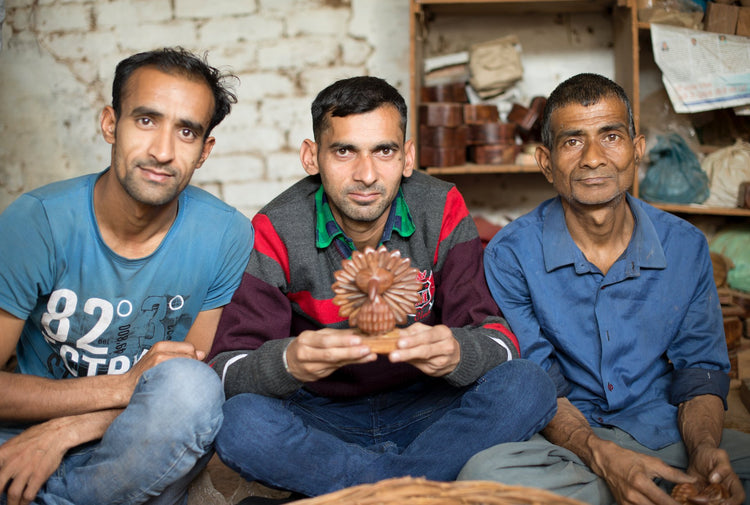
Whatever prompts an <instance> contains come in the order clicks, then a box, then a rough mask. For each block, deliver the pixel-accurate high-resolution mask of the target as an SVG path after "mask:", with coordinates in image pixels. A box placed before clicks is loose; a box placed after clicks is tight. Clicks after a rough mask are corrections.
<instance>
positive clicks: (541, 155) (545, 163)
mask: <svg viewBox="0 0 750 505" xmlns="http://www.w3.org/2000/svg"><path fill="white" fill-rule="evenodd" d="M550 156H551V153H550V151H549V149H547V148H546V147H545V146H543V145H540V146H537V148H536V151H534V159H535V160H536V164H537V166H538V167H539V169H540V170H541V171H542V173H543V174H544V177H546V178H547V181H549V182H550V183H551V182H552V165H551V163H550Z"/></svg>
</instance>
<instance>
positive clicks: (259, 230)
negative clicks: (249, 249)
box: [253, 214, 290, 283]
mask: <svg viewBox="0 0 750 505" xmlns="http://www.w3.org/2000/svg"><path fill="white" fill-rule="evenodd" d="M253 228H254V229H255V244H254V245H253V249H255V250H256V251H258V252H259V253H261V254H264V255H266V256H268V257H269V258H271V259H272V260H274V261H275V262H276V263H278V264H279V266H281V268H282V270H284V276H285V277H286V282H287V283H288V282H290V276H289V253H288V252H287V250H286V246H285V245H284V242H283V241H282V240H281V238H280V237H279V234H278V233H276V229H275V228H274V227H273V224H272V223H271V220H270V219H268V216H266V215H264V214H256V215H255V217H254V218H253Z"/></svg>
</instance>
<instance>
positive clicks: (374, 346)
mask: <svg viewBox="0 0 750 505" xmlns="http://www.w3.org/2000/svg"><path fill="white" fill-rule="evenodd" d="M360 333H361V332H360ZM398 335H399V333H398V330H391V331H389V332H388V333H383V334H381V335H365V334H364V333H362V343H363V344H364V345H366V346H368V347H369V348H370V350H371V351H372V352H374V353H375V354H389V353H390V352H391V351H395V350H396V349H398Z"/></svg>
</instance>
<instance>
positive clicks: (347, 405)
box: [211, 77, 555, 495]
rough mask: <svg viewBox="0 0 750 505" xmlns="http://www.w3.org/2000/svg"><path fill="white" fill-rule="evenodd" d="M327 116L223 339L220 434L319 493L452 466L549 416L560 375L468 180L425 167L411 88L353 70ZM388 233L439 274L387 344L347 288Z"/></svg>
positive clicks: (251, 461)
mask: <svg viewBox="0 0 750 505" xmlns="http://www.w3.org/2000/svg"><path fill="white" fill-rule="evenodd" d="M312 115H313V133H314V137H315V141H314V142H313V141H312V140H309V139H308V140H305V141H304V142H303V144H302V147H301V150H300V158H301V161H302V165H303V167H304V169H305V171H306V172H307V173H308V174H309V176H308V177H307V178H305V179H303V180H301V181H300V182H298V183H297V184H295V185H293V186H292V187H291V188H289V189H288V190H286V191H285V192H284V193H282V194H281V195H280V196H278V197H277V198H276V199H274V200H273V201H272V202H271V203H269V204H268V205H267V206H266V207H265V208H264V209H263V210H261V211H260V213H259V214H258V215H256V216H255V218H254V220H253V225H254V227H255V233H256V239H255V250H254V252H253V253H252V256H251V259H250V262H249V264H248V267H247V269H246V271H245V274H244V277H243V280H242V283H241V285H240V287H239V288H238V290H237V291H236V293H235V295H234V298H233V300H232V302H231V303H230V304H229V305H228V306H227V307H226V308H225V310H224V313H223V317H222V320H221V322H220V324H219V329H218V331H217V337H216V340H215V343H214V347H213V349H212V352H211V357H212V361H211V363H212V366H213V367H214V369H215V370H216V371H217V373H219V375H220V376H221V377H222V380H223V382H224V387H225V392H226V395H227V398H228V401H227V403H226V404H225V408H224V425H223V428H222V430H221V431H220V434H219V436H218V439H217V442H216V447H217V451H218V453H219V456H220V457H221V458H222V460H223V461H224V462H225V463H226V464H227V465H229V466H230V467H231V468H233V469H235V470H237V471H238V472H239V473H240V474H241V475H242V476H243V477H245V478H246V479H248V480H258V481H262V482H264V483H266V484H268V485H271V486H274V487H280V488H283V489H289V490H293V491H295V492H297V493H300V494H303V495H319V494H323V493H327V492H331V491H334V490H336V489H341V488H344V487H348V486H351V485H356V484H360V483H364V482H375V481H377V480H381V479H385V478H390V477H397V476H406V475H412V476H426V477H427V478H429V479H435V480H452V479H454V478H455V477H456V475H457V474H458V471H459V470H460V468H461V466H462V465H463V464H464V463H465V462H466V461H467V460H468V459H469V457H471V456H472V455H473V454H474V453H476V452H478V451H480V450H482V449H484V448H486V447H490V446H492V445H493V444H497V443H498V442H500V441H510V440H525V439H527V438H529V437H530V436H531V435H533V434H534V433H535V432H537V431H539V430H540V429H541V428H543V427H544V426H545V424H546V423H547V421H548V420H549V419H550V418H551V416H552V415H554V413H555V405H554V404H555V398H554V396H555V394H554V387H553V385H552V383H551V381H550V380H549V378H548V377H547V376H546V374H544V373H543V372H541V369H540V368H539V367H537V366H536V365H533V364H531V363H530V362H527V361H525V360H520V359H518V358H519V347H518V342H517V341H516V338H515V336H514V335H513V334H512V333H511V332H510V331H509V330H508V328H507V326H506V323H505V320H504V319H503V318H502V317H501V314H500V312H499V310H498V308H497V306H496V305H495V303H494V301H493V300H492V297H491V296H490V293H489V291H488V288H487V285H486V282H485V279H484V275H483V269H482V246H481V242H480V239H479V237H478V235H477V231H476V227H475V226H474V223H473V221H472V219H471V216H470V215H469V212H468V210H467V208H466V204H465V203H464V200H463V197H462V196H461V194H460V193H459V192H458V190H457V189H456V188H455V187H454V186H453V185H452V184H448V183H446V182H443V181H439V180H437V179H434V178H432V177H430V176H428V175H425V174H424V173H421V172H419V171H418V170H417V171H415V170H414V165H415V146H414V143H413V141H412V140H408V141H407V140H406V139H405V132H406V104H405V103H404V99H403V97H401V95H400V94H399V93H398V91H396V89H395V88H393V87H392V86H390V85H389V84H387V83H386V82H385V81H383V80H382V79H378V78H374V77H354V78H351V79H345V80H342V81H338V82H336V83H334V84H332V85H330V86H329V87H327V88H326V89H324V90H323V91H321V92H320V93H319V94H318V96H317V98H316V99H315V101H314V102H313V105H312ZM379 245H384V246H385V247H386V248H387V249H388V250H398V251H400V253H401V256H402V257H407V258H410V260H411V264H412V266H413V267H416V268H417V269H418V271H419V274H418V277H419V279H420V281H421V282H422V284H423V289H422V290H421V292H420V299H419V301H418V302H417V305H416V308H415V311H414V313H413V314H411V315H409V319H408V321H407V323H406V325H404V326H403V327H402V328H401V329H400V335H399V341H398V348H397V349H396V350H395V351H392V352H391V353H389V354H387V355H378V354H375V353H373V352H372V351H371V349H370V348H369V347H368V345H367V343H366V342H365V341H363V339H362V338H361V337H360V336H359V335H358V334H357V333H356V332H355V331H354V330H352V329H350V328H349V325H348V322H347V319H346V318H344V317H340V316H339V315H338V307H337V306H336V305H334V304H333V303H332V298H333V296H334V293H333V291H332V289H331V284H332V283H333V281H334V277H333V272H334V271H336V270H338V269H340V268H341V261H342V260H343V259H346V258H348V257H350V256H351V254H352V252H353V251H355V250H363V249H364V248H365V247H366V246H371V247H373V248H377V247H378V246H379Z"/></svg>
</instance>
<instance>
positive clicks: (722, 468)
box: [597, 444, 745, 505]
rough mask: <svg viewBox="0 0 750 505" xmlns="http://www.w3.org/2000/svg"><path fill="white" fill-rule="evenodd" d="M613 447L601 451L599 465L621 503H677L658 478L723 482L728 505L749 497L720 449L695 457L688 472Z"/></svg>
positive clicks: (675, 481)
mask: <svg viewBox="0 0 750 505" xmlns="http://www.w3.org/2000/svg"><path fill="white" fill-rule="evenodd" d="M613 446H614V444H612V445H611V446H609V448H608V450H606V451H604V452H602V453H600V457H599V458H597V459H598V461H597V466H599V468H600V471H601V472H602V474H603V475H602V476H603V477H604V479H605V480H606V481H607V485H608V486H609V489H610V491H612V494H613V495H614V497H615V500H616V502H617V503H619V504H623V505H626V504H660V505H661V504H663V505H675V504H676V503H677V502H675V501H674V500H673V499H672V497H670V496H669V495H668V494H667V493H665V492H664V491H663V490H662V489H661V488H659V487H658V486H657V485H656V484H655V483H654V479H657V478H660V479H664V480H668V481H670V482H673V483H675V484H679V483H687V482H693V483H694V482H696V481H697V480H698V479H701V480H707V481H709V482H712V483H714V482H721V483H723V484H724V485H725V486H727V488H728V489H729V490H730V493H731V497H730V498H728V499H727V500H726V501H725V502H724V503H726V505H739V504H741V503H742V502H743V500H744V499H745V494H744V491H743V489H742V484H741V483H740V480H739V478H738V477H737V476H736V475H735V474H734V472H733V471H732V469H731V466H730V465H729V459H728V457H727V456H726V452H724V451H722V450H720V449H712V450H708V451H707V452H706V453H705V454H703V455H701V456H699V457H698V459H696V458H693V462H692V463H691V465H690V467H689V468H688V470H687V473H684V472H681V471H680V470H678V469H676V468H673V467H671V466H669V465H667V464H666V463H664V462H663V461H661V460H660V459H659V458H655V457H652V456H648V455H645V454H641V453H637V452H633V451H630V450H627V449H623V448H621V447H613Z"/></svg>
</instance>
